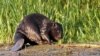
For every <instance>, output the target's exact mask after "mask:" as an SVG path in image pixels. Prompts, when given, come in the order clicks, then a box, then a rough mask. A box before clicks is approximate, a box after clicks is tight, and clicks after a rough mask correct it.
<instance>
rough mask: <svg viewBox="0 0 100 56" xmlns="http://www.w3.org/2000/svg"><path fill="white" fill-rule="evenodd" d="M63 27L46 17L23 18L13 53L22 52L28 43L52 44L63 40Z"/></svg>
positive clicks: (33, 15)
mask: <svg viewBox="0 0 100 56" xmlns="http://www.w3.org/2000/svg"><path fill="white" fill-rule="evenodd" d="M62 33H63V30H62V25H61V24H60V23H57V22H54V21H51V20H50V19H48V18H47V17H46V16H44V15H42V14H39V13H33V14H30V15H27V16H25V17H24V18H23V20H22V21H21V23H20V24H19V25H18V27H17V29H16V32H15V36H14V42H15V45H14V46H13V47H12V48H11V51H18V50H20V49H21V48H22V47H23V46H24V45H25V44H26V43H30V44H44V43H48V44H51V43H52V42H55V41H58V40H59V39H61V38H62Z"/></svg>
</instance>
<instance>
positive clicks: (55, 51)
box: [0, 44, 100, 56]
mask: <svg viewBox="0 0 100 56" xmlns="http://www.w3.org/2000/svg"><path fill="white" fill-rule="evenodd" d="M11 46H12V45H8V46H0V56H100V46H99V45H83V44H82V45H80V44H79V45H78V44H76V45H73V44H62V45H35V46H29V47H26V48H24V49H22V50H20V51H17V52H12V51H9V48H11Z"/></svg>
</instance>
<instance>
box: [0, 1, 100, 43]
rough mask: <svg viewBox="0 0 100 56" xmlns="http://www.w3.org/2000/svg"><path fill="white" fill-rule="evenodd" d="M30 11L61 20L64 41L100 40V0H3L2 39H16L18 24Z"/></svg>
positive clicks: (0, 19)
mask: <svg viewBox="0 0 100 56" xmlns="http://www.w3.org/2000/svg"><path fill="white" fill-rule="evenodd" d="M30 13H41V14H44V15H45V16H47V17H49V18H50V19H51V20H56V21H57V22H59V23H61V24H62V25H63V30H64V32H63V33H64V34H63V39H62V41H61V43H90V42H100V0H0V43H13V36H14V32H15V29H16V27H17V25H18V24H19V22H20V21H21V20H22V18H23V16H25V15H28V14H30Z"/></svg>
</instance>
